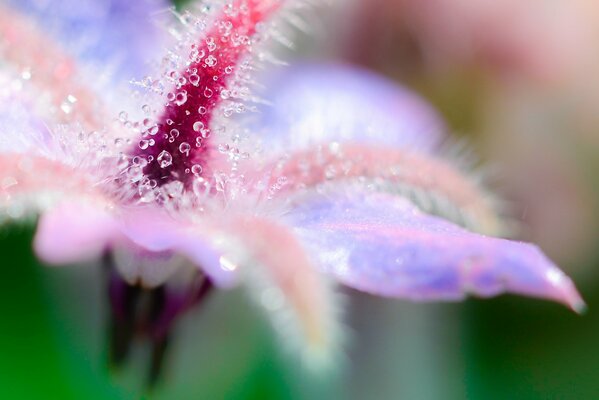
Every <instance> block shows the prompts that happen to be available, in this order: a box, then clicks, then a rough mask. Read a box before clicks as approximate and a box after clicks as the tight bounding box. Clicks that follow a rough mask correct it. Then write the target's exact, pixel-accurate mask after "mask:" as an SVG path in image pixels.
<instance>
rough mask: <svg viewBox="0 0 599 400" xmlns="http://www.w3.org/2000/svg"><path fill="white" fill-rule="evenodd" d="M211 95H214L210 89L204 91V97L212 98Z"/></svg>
mask: <svg viewBox="0 0 599 400" xmlns="http://www.w3.org/2000/svg"><path fill="white" fill-rule="evenodd" d="M213 94H214V93H213V92H212V89H210V88H206V89H204V96H206V97H207V98H210V97H212V95H213Z"/></svg>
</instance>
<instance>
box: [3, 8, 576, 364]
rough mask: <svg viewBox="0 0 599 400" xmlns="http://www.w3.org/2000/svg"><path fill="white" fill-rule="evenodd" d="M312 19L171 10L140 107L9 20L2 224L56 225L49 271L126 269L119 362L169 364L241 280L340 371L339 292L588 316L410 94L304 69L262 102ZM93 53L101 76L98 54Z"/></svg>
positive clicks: (116, 311) (358, 75)
mask: <svg viewBox="0 0 599 400" xmlns="http://www.w3.org/2000/svg"><path fill="white" fill-rule="evenodd" d="M306 5H307V2H306V1H299V0H298V1H282V0H281V1H279V0H230V1H224V2H221V1H215V2H209V3H206V4H204V5H202V6H201V7H200V8H199V9H198V10H197V15H193V14H191V13H187V12H186V13H184V14H178V13H176V12H173V13H172V14H166V15H167V16H168V15H173V16H174V17H175V19H176V20H177V21H176V23H174V22H167V23H166V26H165V28H164V30H165V32H168V33H170V34H171V35H170V36H171V39H170V41H172V42H173V44H172V47H171V50H170V51H168V52H167V54H166V56H165V57H164V58H163V59H162V61H161V62H160V63H158V64H157V65H156V66H155V70H156V71H155V73H156V74H157V75H155V76H153V77H152V76H146V77H143V78H141V79H140V80H134V81H133V84H134V86H135V87H137V89H136V91H135V92H134V93H132V94H130V95H128V96H127V95H122V94H121V93H124V92H123V91H121V89H120V87H119V85H118V83H115V82H114V81H115V80H116V81H118V79H117V78H118V77H119V76H120V73H119V74H116V75H111V77H112V78H113V79H112V80H111V79H107V80H106V81H107V82H111V84H112V86H113V87H112V89H109V88H107V86H106V85H100V86H101V87H97V86H96V85H94V84H92V83H93V82H92V81H93V79H94V75H88V69H87V68H82V69H80V68H79V67H78V64H77V62H76V61H75V59H74V58H72V57H71V56H70V55H69V52H68V49H67V50H65V48H63V47H62V45H61V44H60V41H57V42H55V41H53V40H52V39H51V38H49V37H48V36H47V35H46V34H45V32H44V30H42V29H40V28H39V27H38V26H37V25H35V24H34V23H33V22H32V21H31V20H30V19H28V17H25V16H24V15H22V14H21V13H19V12H18V11H17V10H15V9H13V8H7V7H3V9H2V10H1V11H2V12H1V14H0V31H1V32H2V42H0V59H1V60H2V64H0V65H1V67H2V68H1V69H0V79H1V80H2V82H3V84H2V86H1V87H2V88H3V89H2V91H1V92H0V94H1V97H0V118H1V122H2V123H1V125H0V126H1V128H0V133H1V135H0V145H1V149H2V153H1V156H0V195H1V197H0V200H1V204H2V208H3V210H5V212H6V214H7V215H8V216H9V217H12V218H15V219H18V218H22V217H24V216H27V215H28V214H29V213H31V212H39V213H40V214H41V217H40V219H39V224H38V228H37V234H36V238H35V243H34V246H35V251H36V252H37V254H38V255H39V257H40V258H41V259H43V260H44V261H46V262H48V263H51V264H58V265H62V264H69V263H75V262H82V261H87V260H93V259H97V258H103V259H104V260H105V262H106V263H107V264H108V265H109V266H110V267H111V268H112V271H113V277H112V278H113V280H112V283H111V301H112V303H113V317H114V319H115V321H116V322H115V326H114V329H115V340H116V341H117V347H118V346H120V347H119V348H118V349H117V351H116V353H115V357H117V358H119V357H122V356H123V355H124V354H126V350H127V343H128V341H129V340H130V338H131V337H130V335H132V334H133V331H135V330H136V328H138V327H139V326H138V325H140V326H142V327H144V328H146V329H147V331H148V333H149V334H150V335H151V338H152V339H153V341H154V343H155V345H156V352H155V354H156V355H155V357H156V361H157V363H159V359H160V357H161V353H162V352H161V349H163V346H164V343H165V338H166V336H167V334H168V330H169V327H170V325H171V323H172V322H173V320H174V318H175V317H176V316H177V315H178V314H179V313H180V312H181V311H183V310H184V309H186V308H188V307H190V306H191V305H193V304H195V303H197V302H198V301H199V300H201V298H203V296H204V295H205V293H206V292H207V290H209V288H210V287H212V286H216V287H220V288H229V287H232V286H235V285H237V284H238V283H240V282H247V283H248V285H249V286H250V287H251V288H252V289H253V290H251V291H250V292H251V293H252V294H253V295H254V297H255V299H256V300H257V302H258V303H259V304H260V305H262V306H264V308H265V309H266V310H268V311H269V314H270V315H271V316H272V317H273V322H274V324H275V326H276V327H277V328H278V329H280V330H281V331H282V332H283V338H284V341H285V342H286V343H288V344H292V345H293V344H295V345H297V346H300V348H301V349H302V351H303V354H304V355H306V356H307V360H309V361H323V360H327V359H328V358H329V356H330V355H331V354H332V351H333V350H334V349H335V347H336V343H337V342H338V339H339V336H338V331H337V329H336V304H335V301H334V297H335V296H334V295H333V293H332V291H331V287H330V285H328V284H327V282H326V280H325V279H324V278H323V276H331V277H333V278H335V279H336V280H338V281H340V282H342V283H344V284H346V285H348V286H350V287H353V288H356V289H359V290H363V291H366V292H369V293H373V294H377V295H382V296H388V297H396V298H408V299H412V300H459V299H462V298H463V297H464V296H465V295H466V294H475V295H479V296H483V297H488V296H494V295H497V294H499V293H503V292H506V291H508V292H513V293H519V294H524V295H531V296H538V297H542V298H548V299H553V300H557V301H560V302H563V303H565V304H567V305H569V306H570V307H571V308H573V309H575V310H578V309H580V308H581V307H582V306H583V303H582V300H581V299H580V297H579V295H578V293H577V292H576V289H575V288H574V286H573V284H572V282H571V281H570V279H569V278H568V277H566V276H565V275H564V274H563V273H562V272H561V271H560V270H559V269H558V268H557V267H556V266H555V265H554V264H553V263H552V262H551V261H549V260H548V259H547V258H546V257H544V256H543V254H542V253H541V252H540V251H539V250H538V249H537V248H536V247H534V246H532V245H529V244H524V243H518V242H511V241H507V240H504V239H498V238H493V237H490V236H485V234H490V235H493V234H502V233H503V231H502V222H501V219H500V217H499V216H498V215H497V212H496V209H495V206H494V202H493V200H492V198H491V196H489V195H488V194H487V193H486V192H485V191H484V190H483V189H482V188H481V187H480V185H479V183H478V182H477V179H475V178H471V177H468V176H467V174H465V173H464V172H463V171H461V169H460V168H458V166H456V164H454V163H452V162H451V161H449V160H447V159H445V158H444V157H442V155H441V154H442V153H441V151H440V146H439V142H440V139H441V130H442V128H441V126H442V124H441V123H440V122H439V119H438V117H437V116H436V115H435V113H434V112H433V111H432V110H431V109H430V108H429V107H428V106H427V105H426V104H424V103H423V102H422V101H421V100H420V99H418V98H417V97H416V96H414V95H413V94H411V93H410V92H408V91H406V90H404V89H400V88H397V87H396V86H394V85H393V84H392V83H390V82H388V81H385V80H383V79H381V78H378V77H376V76H372V75H370V74H368V73H366V72H362V71H356V70H352V69H348V68H344V67H341V66H326V67H325V66H323V67H308V66H298V67H297V68H295V69H290V70H289V71H287V72H286V73H283V74H282V75H281V76H280V78H279V80H278V81H277V82H276V83H271V86H270V87H271V88H272V89H271V90H270V91H267V92H266V93H265V94H264V95H263V96H264V98H265V100H266V101H267V102H270V103H271V105H270V106H268V107H267V106H265V105H264V104H262V103H264V102H263V101H262V100H261V99H260V98H258V97H256V96H255V95H254V94H252V91H250V87H251V86H252V85H253V83H254V82H255V78H254V77H253V71H255V70H256V69H258V68H262V67H265V66H268V65H269V61H271V59H272V58H273V57H272V56H271V55H270V52H269V51H268V46H269V43H270V42H271V41H272V39H279V40H280V41H283V42H285V41H286V40H285V37H284V34H283V33H282V32H283V31H284V29H285V23H284V22H285V17H286V16H291V18H293V17H294V16H295V13H297V12H300V11H299V9H301V8H303V7H305V6H306ZM25 9H26V10H28V8H25ZM109 9H112V8H109ZM134 14H135V15H137V13H134ZM107 15H108V16H110V15H111V14H110V13H108V14H107ZM116 15H119V16H120V18H117V19H116V20H117V21H120V19H121V18H123V17H122V16H123V15H127V14H121V13H120V12H118V13H116ZM107 18H108V17H107ZM107 20H111V19H110V18H108V19H107ZM119 23H122V21H120V22H119ZM132 24H133V25H134V26H136V27H137V29H133V31H132V32H131V34H132V35H133V34H135V38H137V37H138V36H137V35H138V34H139V35H140V36H139V37H140V38H144V37H146V36H145V35H146V33H145V28H144V26H145V24H144V23H141V22H140V21H137V20H136V21H133V22H132ZM109 31H110V30H109ZM57 32H58V37H60V32H62V31H61V30H58V31H57ZM110 32H112V31H110ZM80 33H81V35H82V39H84V38H85V33H84V31H81V32H80ZM67 36H68V35H67ZM101 36H102V37H104V35H103V34H102V35H101ZM108 37H109V38H110V39H111V40H112V39H113V36H111V35H108ZM165 41H167V42H168V41H169V39H168V38H165ZM138 42H143V45H144V46H145V45H148V46H152V44H153V43H151V42H150V43H146V42H145V41H144V40H142V39H135V40H134V39H133V38H132V39H131V43H133V44H136V43H138ZM119 45H120V44H119V43H116V44H112V45H106V46H102V45H99V47H97V48H105V49H112V48H113V47H117V48H118V46H119ZM94 48H95V47H94ZM125 53H126V54H129V53H128V52H125ZM77 54H79V55H81V56H82V58H83V60H84V62H85V61H87V63H88V65H91V66H92V67H94V68H92V70H98V69H101V67H102V64H101V63H100V62H99V61H98V60H97V58H95V57H94V54H95V53H94V51H90V52H89V53H88V52H87V51H77ZM89 54H91V56H90V55H89ZM117 54H118V53H117ZM136 54H137V53H136ZM258 109H260V110H262V113H261V114H256V115H255V117H254V118H250V117H248V118H245V117H244V118H242V117H240V116H239V115H240V114H242V113H243V112H244V111H246V110H249V111H254V110H258ZM397 116H401V118H397ZM475 232H479V233H475ZM125 282H126V284H125ZM139 287H142V288H146V289H152V291H150V292H147V291H146V292H144V291H142V290H140V289H139ZM144 293H145V294H147V293H150V297H151V298H150V300H151V301H150V304H151V305H150V306H148V307H146V308H148V309H144V308H143V305H140V302H138V297H139V296H143V295H144ZM139 313H142V314H143V315H142V316H140V315H138V314H139ZM123 335H124V336H123ZM294 336H295V337H296V339H295V340H294V339H293V337H294ZM119 340H121V342H119ZM119 343H120V344H119Z"/></svg>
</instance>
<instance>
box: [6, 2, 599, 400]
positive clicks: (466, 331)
mask: <svg viewBox="0 0 599 400" xmlns="http://www.w3.org/2000/svg"><path fill="white" fill-rule="evenodd" d="M392 1H393V0H389V4H390V3H391V2H392ZM398 2H399V3H402V2H401V1H398ZM374 3H377V4H379V5H382V4H384V2H381V0H378V2H374ZM403 3H406V2H403ZM403 3H402V4H403ZM179 5H181V4H179ZM381 9H382V6H381ZM331 18H332V20H333V21H335V23H333V24H331V26H332V27H336V28H339V30H338V31H336V32H337V34H338V35H341V34H345V33H347V30H348V28H347V26H345V25H343V24H339V21H338V19H339V18H340V17H339V15H338V14H336V13H334V15H332V17H331ZM344 22H345V23H347V24H349V23H350V22H348V20H345V19H344ZM367 22H368V23H367V24H366V25H368V29H371V28H372V26H373V24H375V23H374V22H372V20H368V21H367ZM386 22H389V21H386ZM320 23H321V24H322V21H320ZM323 25H326V24H323ZM327 26H328V25H327ZM331 29H333V28H331ZM339 32H341V33H339ZM368 34H369V31H368V30H365V31H364V32H362V33H360V35H364V37H368ZM402 34H403V33H402ZM332 35H333V34H332ZM385 35H387V36H384V39H385V40H383V42H385V41H387V42H389V41H390V43H391V48H392V49H395V50H397V49H399V48H401V49H400V50H401V51H398V52H399V53H401V55H402V57H403V58H400V61H399V62H400V63H404V64H409V65H408V67H406V68H403V69H402V68H399V67H397V63H398V61H397V59H395V58H393V57H392V53H391V52H389V51H388V48H385V47H384V46H383V47H381V49H379V50H378V51H379V53H380V54H383V56H382V57H378V58H377V57H374V58H368V57H364V56H359V55H357V56H356V55H355V54H354V56H355V57H354V56H347V59H350V60H352V61H354V62H356V63H358V64H361V65H365V66H367V67H370V68H372V69H375V70H379V71H380V72H383V73H385V74H387V75H389V76H392V77H394V78H397V79H400V80H402V81H404V82H408V83H409V84H410V85H412V86H413V87H414V88H417V89H418V90H420V91H421V93H423V94H424V95H425V96H427V97H428V98H429V99H430V100H431V101H432V102H433V103H434V104H435V105H437V106H438V107H439V108H440V109H441V111H442V112H443V113H444V115H445V117H446V118H447V119H448V123H449V125H450V128H451V129H452V130H453V131H455V132H458V133H463V134H464V135H467V136H469V137H470V140H471V141H472V142H473V143H474V144H475V146H477V148H478V150H480V152H481V153H482V154H485V155H486V156H487V157H489V158H490V159H491V160H494V161H497V160H496V159H493V156H492V154H490V153H492V152H489V151H488V149H489V145H488V143H489V142H490V141H489V139H488V137H486V136H484V134H483V133H481V132H482V131H484V130H485V129H484V128H483V126H484V124H481V118H480V115H481V114H485V112H484V111H481V109H482V108H483V106H484V104H485V101H488V99H489V96H488V93H490V92H492V91H493V90H494V89H493V88H494V86H495V85H497V81H492V82H491V83H489V81H490V80H492V79H489V78H488V76H489V75H492V74H493V73H494V72H489V71H488V70H486V69H484V68H479V66H475V67H473V65H472V64H471V63H468V65H466V66H460V67H459V68H455V66H452V67H451V68H450V69H449V72H447V71H445V72H443V73H439V72H438V71H434V72H430V70H428V69H427V68H426V67H425V66H424V65H423V64H420V62H422V60H420V59H419V60H418V61H414V62H412V61H413V59H412V58H410V57H413V54H412V53H411V52H410V51H407V50H406V48H405V46H403V44H405V43H411V42H408V41H405V42H404V41H402V40H403V39H402V38H404V36H401V35H400V36H393V35H399V34H398V33H396V32H395V33H393V32H391V33H389V32H387V31H385ZM333 36H334V35H333ZM381 37H382V36H381ZM302 40H303V41H301V42H300V46H299V48H300V49H304V48H309V47H310V45H311V44H313V43H312V42H310V39H306V38H303V39H302ZM340 42H342V40H341V39H339V38H336V37H333V38H332V40H331V43H328V44H329V45H330V46H335V48H336V49H339V48H342V47H343V45H342V44H341V45H339V43H340ZM368 43H369V46H371V47H374V46H375V42H374V41H372V40H371V41H370V42H368ZM398 43H401V44H402V45H401V46H400V44H398ZM352 44H354V43H352ZM383 44H384V43H383ZM387 45H389V43H387ZM410 46H411V44H410ZM410 46H408V50H410V49H411V47H410ZM324 47H325V48H326V46H324ZM368 48H370V47H368ZM327 49H330V48H327ZM321 51H325V52H326V51H329V50H321ZM337 53H343V51H342V50H337ZM377 54H378V53H377ZM380 54H379V56H380ZM331 56H333V57H334V56H336V55H335V54H332V53H331ZM414 58H415V59H416V58H418V57H415V56H414ZM381 59H383V62H381V61H380V60H381ZM373 60H374V61H373ZM402 65H403V64H402ZM518 82H522V81H521V80H520V81H518ZM503 83H504V82H503V81H502V84H503ZM502 87H505V85H504V86H502ZM481 93H482V94H481ZM493 93H496V91H493ZM565 118H566V119H567V118H569V116H566V117H565ZM545 123H547V121H545ZM556 125H557V124H556ZM569 127H571V125H565V126H564V127H563V130H565V131H568V132H569V131H570V128H569ZM597 127H599V124H597V125H592V127H591V128H588V129H589V130H590V131H592V132H593V133H594V134H595V135H597V133H599V129H597V130H596V131H595V129H596V128H597ZM546 140H547V138H544V139H543V140H542V143H543V144H544V145H548V146H549V145H550V144H547V141H546ZM566 142H567V143H566V144H563V143H564V142H563V138H561V139H559V140H557V139H556V140H555V141H554V145H555V146H557V147H558V148H563V147H567V148H568V149H569V150H568V151H570V152H571V153H569V157H571V158H573V159H575V160H577V162H579V163H578V164H576V165H577V171H578V175H579V176H582V177H583V178H581V179H582V182H583V186H584V187H586V188H588V189H589V190H590V191H591V192H594V193H595V195H594V196H595V197H592V199H594V200H592V201H595V202H594V203H593V209H594V210H595V211H596V209H599V207H597V204H599V200H598V198H599V195H597V193H596V187H599V186H597V182H596V178H595V177H596V176H599V167H598V165H597V162H596V160H597V157H596V155H597V154H599V152H596V151H595V147H593V146H594V145H592V146H591V145H588V144H587V143H586V142H584V141H581V140H580V137H578V139H569V140H567V141H566ZM556 143H558V144H556ZM494 148H497V146H495V147H494ZM572 149H574V150H572ZM504 152H505V153H508V152H509V148H506V149H504ZM530 157H531V158H532V159H534V158H535V155H531V156H530ZM525 172H526V170H523V175H526V173H525ZM508 178H509V176H508ZM529 179H533V178H529ZM544 200H545V199H539V200H538V201H539V204H541V203H542V201H544ZM562 206H563V207H565V208H566V214H567V212H568V210H571V211H572V212H573V211H574V208H572V209H568V208H567V207H569V206H570V205H569V204H568V203H564V204H563V205H562ZM590 215H592V216H593V217H592V218H591V219H593V218H594V217H596V216H597V213H596V212H592V213H591V214H590ZM553 229H554V230H555V231H556V232H557V233H558V234H559V232H560V225H559V224H558V225H557V226H554V227H553ZM590 232H592V233H591V234H588V235H587V239H588V240H589V241H590V243H591V245H590V249H591V250H588V251H586V252H585V253H584V254H582V253H579V252H577V251H573V253H576V255H577V256H568V255H565V256H563V258H562V259H563V260H566V261H562V262H560V264H562V265H564V267H565V269H566V270H567V271H568V272H569V273H570V274H572V275H573V277H574V280H575V281H576V282H577V285H578V286H579V288H580V290H581V292H582V295H583V297H584V298H585V300H586V301H587V302H588V306H589V308H588V312H587V313H585V314H584V315H582V316H579V315H576V314H574V313H572V312H570V311H569V310H566V309H565V308H563V307H562V306H559V305H556V304H553V303H549V302H543V301H538V300H532V299H525V298H516V297H512V296H503V297H500V298H496V299H492V300H485V301H481V300H477V299H470V300H468V301H466V302H464V303H461V304H411V303H407V302H400V301H389V300H383V299H377V298H373V297H370V296H367V295H363V294H358V293H355V292H347V297H348V300H349V301H348V307H347V310H346V315H345V320H346V324H347V326H348V332H349V335H350V341H349V343H348V345H347V346H346V360H345V362H344V363H343V365H342V366H341V367H340V369H339V371H337V372H335V373H326V374H323V375H322V376H310V375H309V374H307V373H306V372H305V371H303V370H302V369H301V368H299V366H298V363H297V361H296V360H295V359H294V358H293V357H291V356H289V355H287V354H285V353H284V352H283V351H281V350H280V346H278V345H277V340H278V339H277V338H276V337H274V335H273V334H272V332H271V330H270V327H269V326H268V325H267V323H266V322H265V321H264V318H263V316H262V315H261V314H260V313H257V312H256V311H255V310H254V309H253V308H252V306H251V305H249V304H248V301H246V298H245V296H244V294H243V293H242V292H235V291H234V292H228V293H215V294H213V295H212V296H211V297H210V298H209V299H208V301H207V302H206V303H205V304H204V305H203V307H202V308H201V309H198V310H196V311H195V312H192V313H189V314H188V315H187V316H185V317H184V318H183V319H182V320H181V321H180V323H179V324H177V327H176V332H175V335H174V340H173V342H172V344H171V347H170V349H169V353H168V356H167V361H166V368H165V371H164V375H163V377H162V379H161V381H160V382H159V384H158V385H157V386H156V387H155V388H154V389H153V390H152V391H151V392H148V391H146V390H144V389H143V388H144V385H143V382H144V379H145V374H146V365H147V360H148V354H147V351H146V350H147V349H145V348H144V346H143V345H140V346H139V347H138V348H136V349H135V351H134V353H133V357H132V360H131V362H130V363H128V364H127V365H125V366H123V367H122V368H120V369H118V370H110V369H109V368H107V365H108V362H107V352H106V343H107V339H106V331H107V328H106V319H107V308H106V307H107V299H106V290H105V287H106V282H105V277H104V276H103V274H102V271H101V268H100V267H99V266H86V267H80V268H77V267H69V268H63V269H48V268H46V267H44V266H42V265H40V264H39V263H38V262H37V261H36V260H35V258H34V256H33V254H32V251H31V240H32V235H33V226H30V225H15V226H7V227H4V228H3V229H2V230H1V231H0V254H1V255H2V256H1V259H2V261H1V264H2V266H3V268H2V274H3V277H2V279H0V398H1V399H49V398H52V399H54V398H56V399H138V398H148V399H225V398H226V399H271V398H272V399H338V398H339V399H373V400H374V399H418V400H419V399H465V398H468V399H597V398H599V345H597V337H599V313H598V310H599V296H597V293H599V279H598V274H597V273H595V272H594V271H599V262H597V260H599V250H597V246H596V243H597V241H596V231H593V230H591V231H590ZM593 232H594V233H593ZM589 235H590V236H589ZM527 238H528V239H531V240H536V237H535V236H534V235H531V236H530V237H527ZM565 239H566V238H564V240H565ZM545 249H546V250H547V251H549V252H550V253H551V252H552V251H555V254H556V255H561V254H562V253H561V252H558V251H557V250H555V249H554V248H553V247H551V246H545ZM564 263H565V264H564Z"/></svg>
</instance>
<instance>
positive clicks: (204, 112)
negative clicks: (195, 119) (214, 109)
mask: <svg viewBox="0 0 599 400" xmlns="http://www.w3.org/2000/svg"><path fill="white" fill-rule="evenodd" d="M207 111H208V110H207V109H206V107H204V106H201V107H200V108H198V113H200V114H202V115H204V114H206V112H207Z"/></svg>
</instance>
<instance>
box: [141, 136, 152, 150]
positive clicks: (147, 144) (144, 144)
mask: <svg viewBox="0 0 599 400" xmlns="http://www.w3.org/2000/svg"><path fill="white" fill-rule="evenodd" d="M148 147H150V142H149V141H148V140H145V139H142V140H140V141H139V148H140V149H142V150H145V149H147V148H148Z"/></svg>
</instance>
